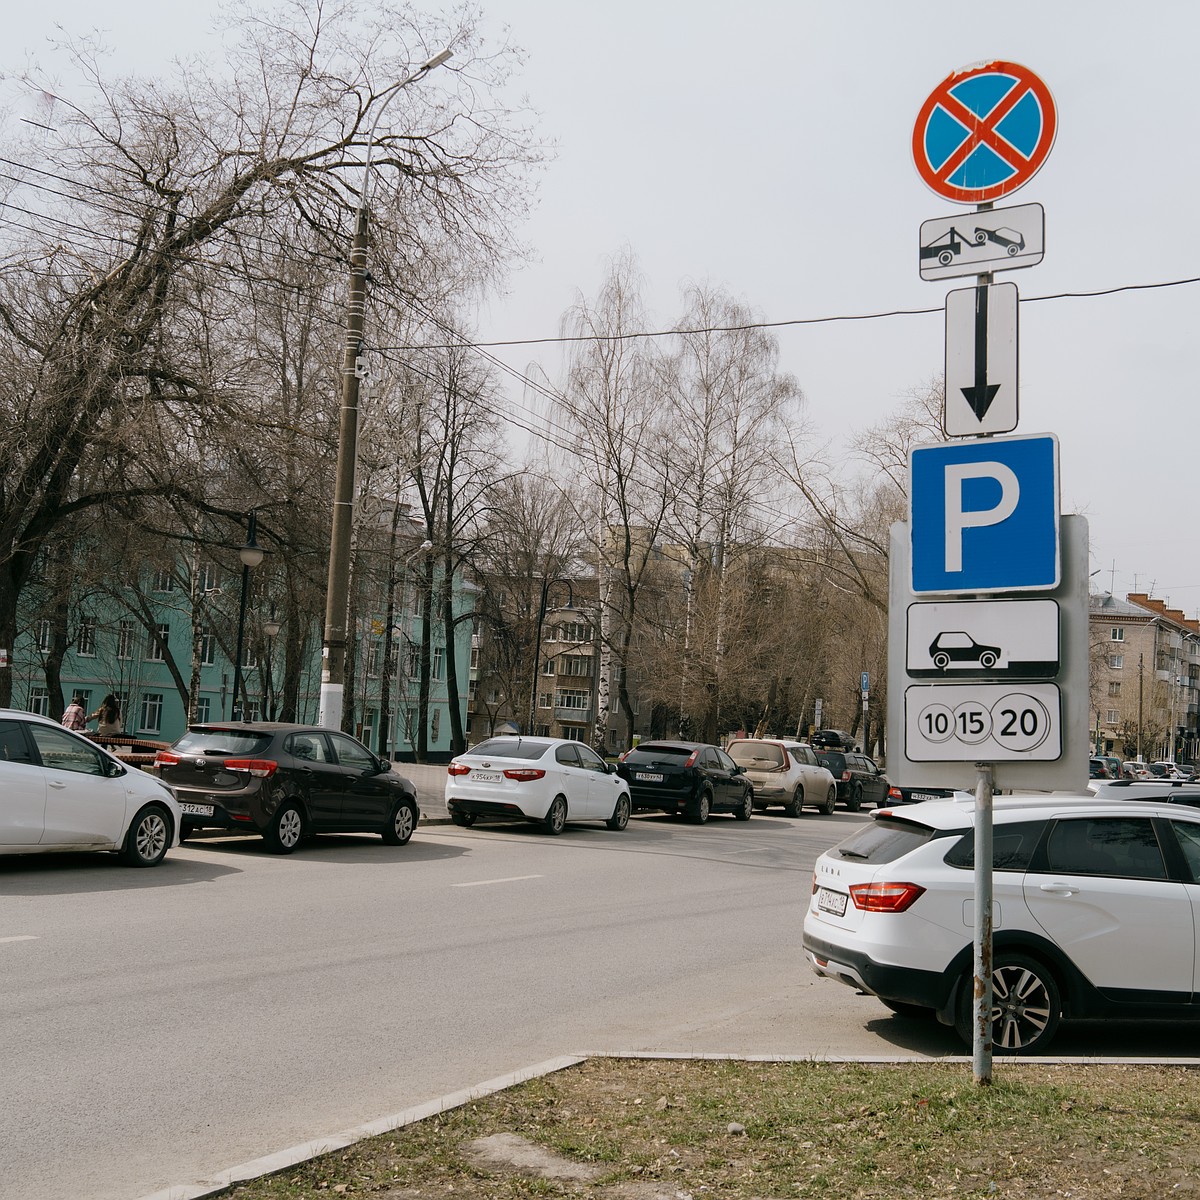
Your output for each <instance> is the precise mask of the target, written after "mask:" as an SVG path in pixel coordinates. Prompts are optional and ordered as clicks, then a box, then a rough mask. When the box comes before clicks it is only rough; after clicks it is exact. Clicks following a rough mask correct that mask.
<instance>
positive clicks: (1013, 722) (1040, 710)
mask: <svg viewBox="0 0 1200 1200" xmlns="http://www.w3.org/2000/svg"><path fill="white" fill-rule="evenodd" d="M1049 734H1050V713H1049V712H1048V711H1047V709H1046V706H1045V705H1044V704H1043V703H1042V702H1041V701H1040V700H1039V699H1037V697H1036V696H1030V695H1027V694H1026V693H1024V692H1010V693H1009V694H1008V695H1007V696H1004V697H1002V698H1001V699H999V700H997V701H996V703H995V704H993V705H992V736H993V737H994V738H995V739H996V741H998V742H999V743H1000V744H1001V745H1002V746H1006V747H1008V749H1010V750H1035V749H1037V747H1038V746H1040V745H1041V744H1042V743H1043V742H1044V741H1045V740H1046V738H1047V737H1048V736H1049Z"/></svg>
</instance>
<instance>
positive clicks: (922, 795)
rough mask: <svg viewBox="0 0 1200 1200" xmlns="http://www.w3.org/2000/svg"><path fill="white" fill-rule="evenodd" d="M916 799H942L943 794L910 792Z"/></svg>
mask: <svg viewBox="0 0 1200 1200" xmlns="http://www.w3.org/2000/svg"><path fill="white" fill-rule="evenodd" d="M909 795H911V796H912V798H913V799H914V800H940V799H941V798H942V797H941V796H935V795H934V794H933V792H910V793H909Z"/></svg>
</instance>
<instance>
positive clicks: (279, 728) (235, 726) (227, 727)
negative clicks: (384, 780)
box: [187, 721, 350, 737]
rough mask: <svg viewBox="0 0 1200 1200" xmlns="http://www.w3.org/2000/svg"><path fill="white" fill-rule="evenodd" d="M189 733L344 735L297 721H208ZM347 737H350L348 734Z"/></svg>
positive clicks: (190, 726)
mask: <svg viewBox="0 0 1200 1200" xmlns="http://www.w3.org/2000/svg"><path fill="white" fill-rule="evenodd" d="M187 731H188V733H296V732H304V733H342V732H343V731H342V730H341V729H330V728H329V727H328V726H326V725H304V724H301V723H299V722H297V721H206V722H204V723H203V724H198V725H189V726H188V727H187ZM346 736H347V737H349V736H350V735H349V734H347V735H346Z"/></svg>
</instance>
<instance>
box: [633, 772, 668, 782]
mask: <svg viewBox="0 0 1200 1200" xmlns="http://www.w3.org/2000/svg"><path fill="white" fill-rule="evenodd" d="M633 777H634V779H636V780H637V781H638V783H662V781H663V777H662V772H661V771H636V772H634V776H633Z"/></svg>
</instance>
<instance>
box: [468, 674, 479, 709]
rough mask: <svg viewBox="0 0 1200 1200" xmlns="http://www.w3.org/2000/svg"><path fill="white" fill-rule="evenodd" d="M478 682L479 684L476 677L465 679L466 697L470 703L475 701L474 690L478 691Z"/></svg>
mask: <svg viewBox="0 0 1200 1200" xmlns="http://www.w3.org/2000/svg"><path fill="white" fill-rule="evenodd" d="M478 684H479V681H478V680H477V679H468V680H467V699H468V700H469V701H470V702H471V703H472V704H474V703H475V693H476V691H478Z"/></svg>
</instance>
